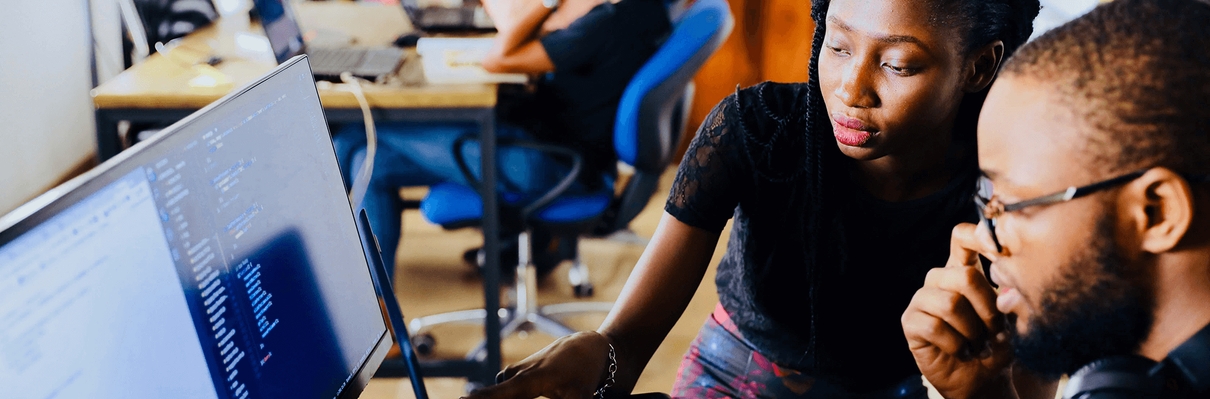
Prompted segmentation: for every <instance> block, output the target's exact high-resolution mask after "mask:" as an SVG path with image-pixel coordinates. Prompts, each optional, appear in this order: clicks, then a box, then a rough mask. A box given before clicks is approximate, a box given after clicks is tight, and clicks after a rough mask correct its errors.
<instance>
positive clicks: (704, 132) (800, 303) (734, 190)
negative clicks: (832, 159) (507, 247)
mask: <svg viewBox="0 0 1210 399" xmlns="http://www.w3.org/2000/svg"><path fill="white" fill-rule="evenodd" d="M807 90H809V86H808V85H806V84H776V83H763V84H760V85H757V86H753V87H751V88H747V89H743V90H738V91H737V92H736V93H735V94H733V95H731V96H729V97H727V98H726V99H724V100H723V101H722V102H721V103H719V104H718V106H716V107H715V109H714V110H713V111H712V112H711V113H710V115H709V116H707V118H706V121H705V122H704V123H703V124H702V127H701V128H700V130H699V131H698V133H697V136H696V137H695V138H694V139H693V142H692V144H691V145H690V147H689V150H688V152H687V153H686V154H685V158H684V159H683V160H682V161H681V165H680V169H679V170H678V171H677V176H676V181H675V183H674V184H673V187H672V192H671V195H670V196H669V199H668V203H667V205H666V206H665V210H666V211H667V212H668V213H669V214H671V215H672V216H674V217H676V218H677V219H678V220H680V221H681V222H683V223H685V224H688V225H690V226H694V227H698V228H702V229H705V230H709V231H716V232H717V231H720V230H721V229H722V228H723V226H724V225H726V223H727V220H728V219H730V218H734V219H735V221H734V224H733V226H732V230H731V237H730V241H729V242H728V245H727V252H726V255H725V256H724V257H723V259H722V261H721V262H720V263H719V265H718V276H717V278H716V284H717V287H718V295H719V299H720V301H721V302H722V305H723V307H724V308H725V309H726V310H727V312H728V313H729V314H730V316H731V318H732V319H733V320H734V321H735V323H736V324H737V325H738V326H739V329H740V332H741V333H742V334H743V336H744V338H745V339H747V340H748V341H749V342H751V343H752V344H753V345H756V346H757V348H756V349H757V350H758V351H759V352H761V353H762V354H764V355H766V356H767V357H769V358H770V359H772V360H773V361H774V362H776V363H778V364H780V365H782V366H785V367H790V368H793V369H797V370H800V371H803V372H808V373H812V374H815V375H816V376H817V377H819V378H825V379H828V380H830V381H832V382H834V383H838V384H841V385H842V386H845V387H847V388H848V389H850V390H853V391H858V392H860V391H868V390H874V389H878V388H884V387H887V386H889V385H892V384H894V383H897V382H899V381H901V380H903V379H904V378H908V377H910V376H912V375H918V374H919V370H918V369H917V368H916V366H915V362H914V361H913V359H912V356H911V353H910V352H909V351H908V347H907V341H906V339H905V338H904V335H903V328H902V327H901V325H900V322H899V319H900V315H902V314H903V311H904V309H906V308H907V305H908V303H909V302H910V300H911V298H912V295H913V294H914V293H915V291H916V290H917V289H919V288H920V287H921V286H922V285H923V284H924V276H925V274H926V273H927V271H928V270H929V269H931V268H934V267H941V266H944V265H945V261H946V258H947V257H948V253H949V252H948V251H949V237H950V231H951V230H952V229H953V226H954V225H956V224H958V223H960V222H973V221H975V220H976V218H977V216H976V214H975V213H974V212H975V209H974V205H973V203H972V201H971V196H972V195H973V194H974V187H975V178H976V175H977V168H975V167H974V165H970V166H969V167H964V168H960V171H959V172H958V173H955V174H954V177H953V178H952V179H951V181H950V183H949V184H947V186H946V187H945V188H943V189H942V190H940V191H938V192H936V193H934V194H931V195H929V196H927V197H924V198H920V199H916V200H911V201H905V202H885V201H881V200H879V199H876V198H874V197H872V196H870V195H869V194H867V193H866V192H865V191H864V190H862V189H856V188H855V187H854V186H853V185H852V184H849V183H848V180H849V178H848V176H849V174H850V171H851V169H852V168H851V167H849V165H850V164H849V163H848V161H847V159H840V160H838V162H839V163H833V164H828V165H829V166H831V165H836V166H837V167H831V168H829V169H830V170H827V171H822V170H813V169H821V168H822V167H818V166H816V167H813V166H811V165H813V163H812V162H804V160H806V159H808V157H810V156H811V155H810V153H811V151H809V149H810V148H809V147H810V145H811V144H810V143H811V140H809V139H807V137H808V136H809V135H810V134H811V133H810V132H809V130H810V129H809V128H808V126H811V123H809V121H807V120H806V119H808V116H807V115H808V112H806V107H807V100H806V99H807V93H808V91H807ZM825 126H826V125H825ZM816 133H819V134H826V135H828V136H829V139H827V140H825V141H820V142H826V143H828V144H829V145H833V146H834V145H835V144H832V143H834V141H832V140H833V139H831V138H830V136H831V132H830V131H828V132H816ZM836 154H837V157H836V158H843V156H840V155H839V152H838V151H836ZM815 165H818V164H815ZM816 173H827V174H831V175H829V177H834V178H832V179H831V180H832V181H839V182H840V183H837V184H832V185H825V186H824V187H826V190H831V191H828V193H829V194H828V195H831V196H833V199H831V201H833V204H834V206H833V207H832V208H828V209H835V210H836V211H834V212H839V217H838V218H835V220H837V225H838V226H843V228H822V229H821V230H820V231H824V232H826V233H825V234H828V233H831V234H829V235H842V236H843V237H842V238H843V239H840V240H818V241H817V242H824V243H825V244H826V245H833V246H839V247H841V248H843V250H842V251H837V252H840V253H842V255H841V256H839V257H831V258H828V257H824V258H813V259H823V260H816V261H815V262H816V263H819V264H820V265H821V266H820V267H819V268H818V269H817V270H815V271H814V272H812V271H810V270H809V269H810V267H809V265H808V264H809V263H810V262H809V261H808V258H810V257H811V256H812V255H811V254H810V253H808V252H810V251H809V250H808V248H813V246H812V245H808V244H807V243H809V241H810V240H809V239H810V238H811V237H805V235H806V234H807V233H806V232H807V231H809V230H808V229H805V228H804V227H803V226H802V224H803V223H805V222H804V221H806V220H810V218H811V215H805V213H807V212H809V211H808V210H809V209H811V207H809V206H805V205H809V202H810V201H816V200H819V199H816V198H811V196H810V195H804V193H810V192H811V191H810V190H807V189H806V185H807V181H808V178H809V177H810V176H812V175H813V174H816ZM821 248H823V247H821ZM829 259H830V260H829ZM812 278H815V279H819V281H817V283H818V284H816V285H814V287H815V288H816V291H815V293H814V294H813V295H812V294H811V293H810V292H811V290H810V289H809V287H811V286H812V285H811V279H812ZM812 296H813V297H814V301H815V303H814V304H813V305H814V306H812V303H811V302H812ZM812 323H814V324H815V326H814V328H812Z"/></svg>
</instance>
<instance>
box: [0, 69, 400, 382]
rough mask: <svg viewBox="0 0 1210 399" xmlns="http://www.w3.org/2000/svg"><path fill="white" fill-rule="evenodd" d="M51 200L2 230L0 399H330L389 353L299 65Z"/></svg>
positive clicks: (13, 217)
mask: <svg viewBox="0 0 1210 399" xmlns="http://www.w3.org/2000/svg"><path fill="white" fill-rule="evenodd" d="M44 197H49V199H45V198H40V199H39V200H35V201H34V203H31V204H29V205H27V206H26V207H23V208H22V209H19V210H17V211H15V212H14V213H13V214H10V215H9V216H6V217H4V218H0V229H2V230H0V392H2V394H0V396H3V397H4V398H21V399H24V398H31V399H44V398H234V399H247V398H332V397H337V396H343V395H347V393H345V394H342V392H345V391H346V384H353V385H356V384H354V381H356V377H357V376H358V374H359V373H361V372H362V371H363V365H364V364H366V363H367V362H372V360H373V357H372V356H371V354H374V355H375V356H379V357H378V359H377V360H378V361H381V358H380V356H381V355H380V353H384V351H385V349H384V348H383V346H384V344H383V343H384V342H385V345H389V343H390V340H389V337H387V336H386V331H387V330H386V326H385V324H384V322H383V318H382V316H381V312H380V310H379V306H378V302H377V299H376V296H375V291H374V287H373V285H372V280H371V277H370V274H369V273H370V271H369V269H368V267H367V263H366V258H365V255H364V252H363V251H362V248H361V244H360V238H359V236H358V231H357V225H356V223H355V219H354V217H353V212H352V209H351V208H350V206H349V202H348V198H347V196H346V194H345V189H344V183H343V181H342V178H341V175H340V172H339V169H338V167H337V164H336V157H335V153H334V151H333V149H332V144H331V140H330V138H329V133H328V128H327V124H326V120H325V117H324V114H323V111H322V109H321V107H320V102H319V97H318V94H317V93H316V90H315V85H314V80H313V79H312V77H311V71H310V68H309V67H308V65H307V63H306V62H305V58H301V57H300V58H298V59H296V60H295V61H292V62H289V63H287V64H285V65H283V66H281V67H279V68H278V69H277V70H275V72H274V73H272V74H271V75H270V76H269V77H267V78H265V79H264V80H262V81H260V82H258V83H256V84H254V85H252V86H250V87H249V88H246V89H244V90H242V91H241V92H240V93H238V94H236V95H232V96H228V97H227V98H225V99H224V100H220V102H219V103H216V104H215V105H211V106H210V107H208V108H207V109H205V110H203V111H200V112H199V113H195V114H194V115H193V116H191V117H189V118H187V119H186V120H185V121H182V122H179V123H177V124H176V125H174V126H172V127H170V128H168V129H166V130H165V131H164V132H162V133H161V134H160V135H157V136H156V137H154V138H153V139H151V140H149V142H145V143H142V144H140V145H139V146H138V147H137V148H136V149H132V150H128V151H126V152H125V153H123V154H121V155H119V156H118V157H117V158H115V159H113V160H111V161H110V162H107V163H105V164H104V165H101V167H99V168H98V169H97V170H94V171H93V172H90V173H89V174H88V175H86V176H83V177H81V178H79V179H76V180H73V181H72V182H69V183H68V184H67V185H66V187H65V188H61V189H56V190H55V191H52V193H48V194H47V195H46V196H44ZM39 203H41V204H42V205H38V204H39ZM31 208H36V209H31ZM376 367H377V363H374V364H373V365H372V366H371V367H370V368H376ZM372 371H373V370H370V372H372ZM356 389H357V390H358V391H360V389H361V387H360V386H358V387H357V388H356Z"/></svg>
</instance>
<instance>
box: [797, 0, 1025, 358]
mask: <svg viewBox="0 0 1210 399" xmlns="http://www.w3.org/2000/svg"><path fill="white" fill-rule="evenodd" d="M829 4H830V0H812V1H811V19H812V20H814V22H815V34H814V37H813V38H812V39H811V61H810V64H809V66H808V69H807V73H808V85H809V86H810V87H811V88H812V89H810V90H809V91H808V93H809V94H808V95H809V96H810V98H809V99H807V107H806V110H807V115H806V117H807V124H808V132H810V133H809V136H810V137H808V138H807V140H805V142H806V144H807V146H808V148H807V158H806V160H805V161H806V168H807V170H812V171H814V173H813V174H809V175H808V176H806V180H807V182H806V185H805V188H806V192H805V193H804V194H806V195H805V196H800V197H799V198H801V199H802V200H803V201H805V203H804V204H802V205H803V207H804V208H805V209H806V210H807V211H806V212H805V215H804V216H805V220H803V221H802V222H805V223H804V225H805V226H806V234H803V235H802V236H803V237H804V238H803V239H804V240H805V241H806V242H804V243H803V245H802V246H801V247H802V248H803V249H804V251H806V254H805V255H806V256H804V259H806V262H807V271H806V275H807V278H808V279H809V293H808V295H809V298H810V312H811V324H810V329H811V338H810V342H809V345H810V351H811V353H812V354H814V356H812V357H813V359H814V361H815V362H816V364H817V365H818V364H819V362H820V359H819V351H818V350H817V348H816V335H817V329H816V323H815V321H816V306H815V303H816V300H817V299H816V298H817V294H816V293H817V291H819V289H820V288H819V287H820V284H821V281H820V280H821V279H820V278H819V276H820V275H821V274H823V273H827V272H828V270H829V269H827V268H824V267H819V266H821V265H839V267H838V268H833V269H832V270H834V271H839V270H842V269H843V267H844V265H845V262H846V259H845V253H844V248H846V243H845V242H844V226H843V224H842V222H841V218H840V212H839V209H840V208H839V200H838V198H836V197H837V196H838V193H839V192H840V191H841V190H840V189H839V188H840V186H841V183H842V182H843V180H844V179H843V176H844V174H842V173H837V172H835V171H834V170H835V169H843V168H845V166H844V162H846V160H845V157H844V155H843V154H841V153H840V151H839V149H838V148H837V147H836V144H835V139H834V137H833V134H832V125H831V123H830V122H829V120H830V118H829V117H828V112H827V108H826V107H825V105H824V100H823V94H822V92H821V91H820V90H819V54H820V51H821V49H822V47H823V39H824V35H825V33H826V25H827V21H826V19H827V14H828V5H829ZM930 5H931V6H932V7H933V8H932V11H933V14H934V15H936V16H937V17H935V18H934V19H933V20H932V21H931V22H932V23H934V24H938V25H941V26H953V27H956V28H958V29H959V31H960V32H962V36H961V38H960V40H962V44H963V46H962V48H963V49H964V50H965V51H966V52H968V53H969V52H970V51H974V50H976V49H978V48H981V47H983V46H986V45H987V44H989V43H992V42H994V41H996V40H999V41H1001V42H1002V43H1004V58H1007V57H1008V56H1009V55H1011V54H1012V53H1013V52H1014V51H1016V49H1017V48H1018V47H1020V46H1021V45H1022V44H1024V43H1025V41H1026V40H1028V39H1029V36H1030V34H1031V33H1033V20H1034V18H1035V17H1037V15H1038V11H1039V9H1040V8H1041V5H1040V4H1039V3H1038V0H930ZM990 86H991V85H988V87H989V88H990ZM986 97H987V89H986V88H985V89H984V90H983V91H981V92H978V93H970V94H967V95H966V96H965V97H964V98H963V100H962V103H961V104H960V105H959V113H958V117H957V120H956V121H955V124H954V140H955V142H959V143H963V144H966V145H970V146H972V147H973V146H974V143H975V140H974V133H975V127H976V125H977V123H978V120H979V109H980V108H982V106H983V100H984V99H985V98H986ZM971 153H974V152H973V151H972V152H971ZM825 169H828V170H827V171H825Z"/></svg>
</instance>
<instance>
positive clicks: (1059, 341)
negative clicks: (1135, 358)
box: [1007, 215, 1154, 379]
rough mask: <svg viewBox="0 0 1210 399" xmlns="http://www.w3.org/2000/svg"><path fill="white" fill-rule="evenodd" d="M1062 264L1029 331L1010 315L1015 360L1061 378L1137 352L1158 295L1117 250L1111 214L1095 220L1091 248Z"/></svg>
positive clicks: (1044, 373)
mask: <svg viewBox="0 0 1210 399" xmlns="http://www.w3.org/2000/svg"><path fill="white" fill-rule="evenodd" d="M1062 268H1063V269H1062V270H1061V275H1060V276H1059V280H1058V281H1057V282H1056V283H1055V285H1054V286H1053V287H1052V288H1051V289H1049V290H1046V291H1045V293H1044V294H1043V297H1042V301H1041V306H1040V309H1037V314H1035V315H1034V316H1033V317H1032V319H1031V320H1030V323H1029V331H1028V332H1027V333H1025V334H1019V333H1018V332H1017V329H1016V328H1012V327H1011V326H1015V325H1016V321H1017V317H1016V315H1015V314H1010V315H1008V324H1007V325H1008V326H1010V328H1009V329H1008V331H1009V332H1010V334H1012V345H1013V350H1014V352H1015V354H1016V357H1017V361H1019V362H1020V363H1021V365H1023V366H1025V367H1026V368H1028V369H1030V370H1032V371H1034V372H1036V373H1038V374H1039V375H1041V376H1042V377H1044V378H1048V379H1057V378H1058V377H1059V376H1060V375H1063V374H1070V373H1072V372H1074V371H1075V370H1077V369H1079V368H1080V367H1082V366H1084V365H1086V364H1088V363H1090V362H1092V361H1094V360H1097V359H1100V358H1103V357H1106V356H1114V355H1125V354H1132V353H1135V352H1137V351H1138V349H1139V346H1140V345H1142V343H1143V340H1144V339H1146V338H1147V334H1148V333H1149V332H1150V330H1151V325H1152V322H1153V315H1152V310H1153V308H1154V306H1153V304H1154V298H1152V297H1151V296H1150V295H1148V291H1147V289H1145V288H1144V284H1145V281H1144V280H1143V278H1144V276H1143V274H1142V273H1140V272H1139V270H1137V266H1133V265H1131V264H1129V262H1127V261H1126V260H1125V259H1123V257H1122V256H1121V254H1120V253H1119V252H1118V251H1117V250H1116V248H1115V246H1114V240H1113V222H1112V219H1111V218H1110V216H1109V215H1106V216H1105V217H1102V218H1101V220H1098V221H1097V234H1096V236H1095V237H1094V238H1093V241H1092V242H1090V243H1089V246H1088V249H1087V250H1085V251H1083V252H1081V253H1080V254H1077V255H1076V256H1075V257H1073V258H1072V259H1071V260H1070V261H1068V262H1067V263H1066V264H1064V265H1062Z"/></svg>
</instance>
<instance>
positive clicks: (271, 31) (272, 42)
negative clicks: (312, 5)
mask: <svg viewBox="0 0 1210 399" xmlns="http://www.w3.org/2000/svg"><path fill="white" fill-rule="evenodd" d="M284 1H289V0H255V1H254V4H253V5H254V7H256V12H257V13H259V14H260V23H261V26H263V27H264V28H265V36H268V38H269V47H272V48H273V56H274V57H276V58H277V63H279V64H280V63H283V62H286V60H288V59H290V58H293V57H294V56H296V55H299V54H302V53H303V51H305V49H304V46H303V36H302V28H299V27H298V20H297V19H296V18H295V17H294V11H293V10H291V9H290V7H289V5H287V4H285V3H284Z"/></svg>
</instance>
